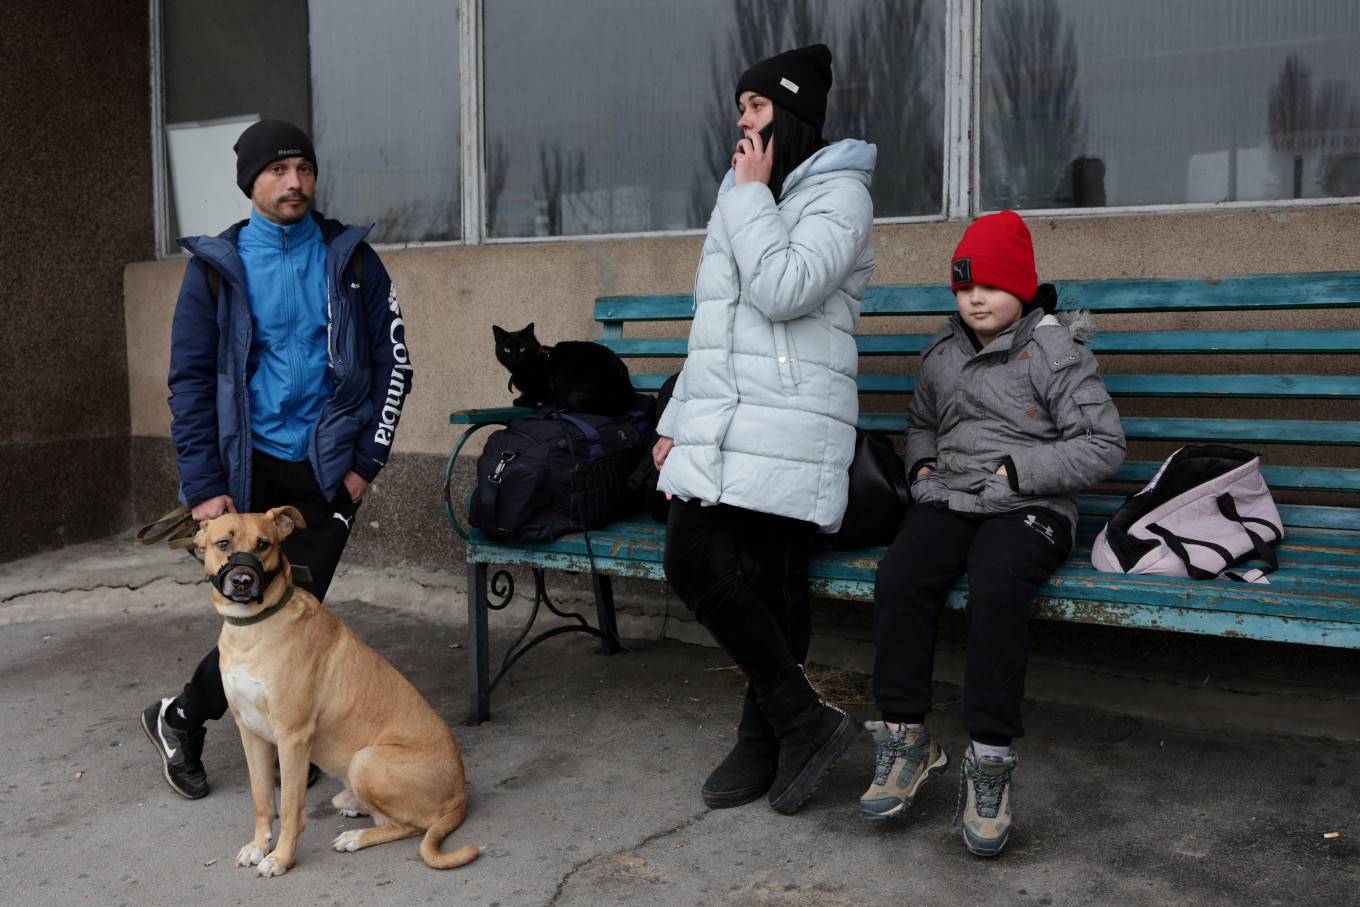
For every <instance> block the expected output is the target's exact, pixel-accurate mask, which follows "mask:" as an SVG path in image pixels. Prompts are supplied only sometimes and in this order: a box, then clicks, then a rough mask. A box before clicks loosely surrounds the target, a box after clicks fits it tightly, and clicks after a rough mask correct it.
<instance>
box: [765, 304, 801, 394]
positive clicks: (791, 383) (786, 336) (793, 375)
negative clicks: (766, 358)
mask: <svg viewBox="0 0 1360 907" xmlns="http://www.w3.org/2000/svg"><path fill="white" fill-rule="evenodd" d="M771 328H772V329H773V334H774V358H775V367H776V368H777V369H778V370H779V386H780V387H781V388H782V389H783V391H784V394H785V396H792V395H794V394H796V393H798V385H799V384H801V383H802V381H801V376H802V371H801V369H802V363H800V362H799V361H798V350H797V348H796V347H795V346H794V342H793V335H792V334H791V333H790V332H789V327H788V325H787V324H785V323H784V322H782V321H776V322H773V323H772V324H771Z"/></svg>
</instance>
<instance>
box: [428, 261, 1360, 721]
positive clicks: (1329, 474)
mask: <svg viewBox="0 0 1360 907" xmlns="http://www.w3.org/2000/svg"><path fill="white" fill-rule="evenodd" d="M1057 288H1058V293H1059V298H1060V300H1061V305H1062V307H1064V308H1070V307H1074V306H1079V307H1081V308H1086V309H1089V310H1091V311H1092V312H1093V313H1095V314H1096V316H1097V321H1098V324H1099V327H1100V329H1101V330H1100V333H1098V334H1097V335H1096V336H1095V337H1094V338H1092V340H1091V342H1090V343H1089V344H1088V346H1089V348H1090V349H1091V350H1092V351H1093V352H1095V353H1096V355H1097V356H1098V357H1099V358H1100V360H1101V364H1102V368H1103V370H1104V372H1105V376H1106V378H1105V380H1106V385H1107V386H1108V388H1109V390H1110V393H1111V394H1113V395H1114V396H1115V398H1116V401H1117V402H1118V403H1119V406H1120V412H1121V415H1123V417H1124V418H1123V423H1124V431H1125V433H1126V434H1127V436H1128V438H1129V457H1128V460H1127V462H1125V463H1124V465H1123V466H1122V467H1121V468H1120V470H1119V472H1118V473H1117V474H1116V476H1115V477H1114V479H1113V480H1112V482H1111V483H1108V484H1107V485H1103V486H1101V487H1100V488H1098V489H1096V490H1094V491H1093V493H1090V494H1087V495H1084V496H1083V497H1082V499H1081V504H1080V511H1081V520H1080V525H1079V527H1078V539H1077V543H1076V549H1075V550H1074V551H1073V553H1072V556H1071V557H1070V558H1069V559H1068V560H1067V562H1066V563H1065V564H1064V565H1063V566H1061V567H1060V568H1059V569H1058V570H1057V571H1056V572H1055V573H1054V574H1053V576H1052V577H1051V578H1050V579H1049V581H1048V582H1047V583H1046V584H1045V585H1044V586H1042V587H1041V588H1040V589H1039V592H1038V595H1037V597H1036V601H1035V605H1034V611H1033V614H1034V616H1035V617H1038V618H1046V619H1053V620H1068V621H1081V622H1087V623H1094V624H1105V625H1111V626H1121V627H1143V628H1156V629H1162V630H1175V631H1182V632H1187V633H1202V634H1213V635H1221V636H1237V637H1245V638H1251V639H1262V640H1274V641H1281V642H1292V643H1305V644H1310V645H1321V646H1338V647H1349V648H1360V506H1358V505H1360V495H1358V494H1357V493H1360V463H1358V462H1357V458H1356V456H1355V450H1356V445H1357V444H1360V409H1357V404H1356V403H1355V402H1354V401H1356V400H1357V398H1360V375H1357V374H1356V373H1357V372H1360V368H1357V365H1360V360H1357V358H1356V354H1357V352H1358V351H1360V330H1357V329H1355V328H1354V327H1353V326H1354V325H1357V324H1360V313H1357V312H1356V311H1355V310H1356V308H1360V273H1316V274H1269V275H1250V276H1238V277H1227V278H1209V279H1192V280H1161V279H1129V280H1089V281H1088V280H1077V281H1062V282H1058V283H1057ZM1301 310H1307V311H1306V312H1303V311H1301ZM954 311H955V303H954V298H953V295H952V294H951V293H950V292H949V290H948V289H947V288H946V287H942V286H938V285H928V286H874V287H870V288H869V289H868V291H867V292H866V293H865V296H864V300H863V317H862V318H861V321H860V326H859V329H858V331H857V332H856V339H857V341H858V344H859V351H860V356H861V359H860V371H861V374H860V376H859V388H860V393H861V414H860V419H859V421H860V425H861V426H862V427H864V428H869V429H878V430H886V431H891V432H898V433H900V432H901V431H903V429H904V427H905V426H904V421H905V420H904V416H903V413H904V412H905V409H906V402H907V400H906V395H908V394H910V393H911V390H912V386H913V383H914V380H915V379H914V374H915V371H916V357H917V355H918V354H919V352H920V350H921V348H922V347H923V345H924V344H925V342H926V340H927V339H928V338H929V337H930V335H931V334H932V333H934V331H935V329H936V328H937V327H938V326H939V324H940V323H941V321H942V320H943V317H944V316H946V315H948V314H950V313H952V312H954ZM1154 313H1163V314H1161V315H1160V316H1159V317H1160V323H1162V324H1166V323H1171V324H1179V323H1186V324H1190V325H1191V327H1190V328H1189V329H1184V330H1166V329H1159V330H1143V329H1138V328H1139V327H1140V326H1141V325H1142V324H1145V323H1146V322H1148V321H1149V320H1151V316H1152V315H1153V314H1154ZM691 314H692V300H691V298H690V297H689V296H612V297H602V298H600V299H598V300H596V303H595V320H596V321H598V322H599V323H600V325H601V327H602V336H601V338H600V340H599V342H600V343H602V344H604V345H605V346H608V347H609V348H611V349H613V350H614V351H615V352H617V353H618V354H619V355H620V356H622V357H624V358H625V359H626V360H628V361H630V368H631V369H632V371H633V383H634V384H635V386H637V387H638V388H639V389H641V390H655V389H656V388H657V387H659V386H660V384H661V382H662V381H663V380H664V379H665V377H666V375H667V374H669V373H670V372H673V371H675V368H676V365H675V364H674V363H673V362H671V363H668V362H666V361H665V360H676V359H680V358H683V357H684V355H685V349H686V337H685V335H686V333H687V329H688V325H687V324H681V325H670V326H668V325H665V324H660V325H657V324H654V323H657V322H662V323H664V322H688V320H689V318H690V316H691ZM1140 315H1142V316H1148V317H1142V318H1139V317H1134V316H1140ZM1300 315H1303V316H1305V317H1299V316H1300ZM905 316H930V317H928V318H908V317H905ZM1220 316H1221V317H1220ZM1291 321H1292V322H1299V323H1302V324H1307V325H1308V327H1307V328H1306V329H1304V328H1298V327H1294V328H1283V329H1272V327H1271V325H1279V324H1281V323H1285V322H1291ZM1202 322H1207V323H1208V324H1209V325H1210V326H1211V327H1212V328H1213V329H1209V330H1206V329H1204V324H1202ZM1243 322H1246V323H1245V324H1244V323H1243ZM667 328H669V330H667ZM1127 328H1133V329H1127ZM1239 328H1240V329H1239ZM625 329H628V330H629V331H630V332H631V333H632V334H634V335H635V336H625ZM662 334H663V335H665V336H658V335H662ZM522 412H526V410H514V409H492V410H474V411H464V412H458V413H454V414H453V415H451V416H450V422H452V423H455V424H460V425H467V426H468V428H467V430H466V431H465V433H464V436H463V437H462V438H461V439H459V441H458V444H457V446H456V447H455V450H454V454H453V456H452V457H450V461H449V472H448V475H447V476H446V493H445V498H446V504H447V506H448V507H449V515H450V519H452V520H453V521H454V525H455V527H456V528H459V531H460V532H463V530H462V528H461V527H459V526H458V520H457V519H456V518H455V513H454V510H455V509H457V508H455V507H454V506H453V504H452V503H449V502H448V501H449V494H448V490H447V484H448V482H449V480H450V478H451V476H452V472H453V462H454V459H455V458H456V457H457V455H458V450H459V449H460V448H461V447H462V445H463V443H464V442H465V441H466V440H467V437H468V436H469V435H470V434H471V433H472V432H475V431H476V430H478V429H479V428H481V427H483V426H485V425H489V424H498V423H500V422H502V421H503V420H505V419H506V418H510V417H512V416H514V415H516V414H518V413H522ZM1191 443H1223V444H1231V445H1235V446H1240V447H1245V448H1247V449H1249V450H1254V451H1257V452H1259V453H1261V455H1262V460H1261V462H1262V472H1263V473H1264V475H1265V477H1266V480H1267V482H1268V483H1269V484H1270V486H1271V488H1272V489H1273V491H1274V493H1275V497H1276V500H1277V503H1278V504H1279V505H1280V515H1281V517H1282V519H1283V521H1284V523H1285V538H1284V540H1283V542H1281V544H1280V546H1279V549H1278V550H1279V563H1280V568H1279V571H1278V573H1275V574H1273V575H1271V577H1270V584H1269V585H1260V584H1242V583H1236V582H1232V581H1229V580H1212V581H1207V582H1206V581H1194V580H1185V579H1174V578H1161V577H1151V576H1126V575H1120V574H1110V573H1100V572H1097V571H1096V570H1094V569H1093V568H1092V567H1091V562H1090V552H1091V544H1092V541H1093V539H1094V536H1095V534H1096V533H1097V532H1098V531H1099V529H1100V527H1101V526H1102V525H1103V524H1104V522H1105V521H1106V520H1107V519H1108V518H1109V516H1110V514H1112V513H1113V512H1114V511H1115V509H1116V508H1117V507H1118V506H1119V504H1120V503H1121V502H1122V500H1123V496H1124V495H1126V494H1128V493H1129V492H1131V491H1132V490H1133V489H1135V488H1137V487H1140V486H1142V485H1143V484H1144V483H1146V482H1147V481H1148V480H1149V479H1150V478H1151V477H1152V475H1153V474H1154V473H1155V471H1156V469H1157V467H1158V465H1159V464H1160V462H1161V461H1162V460H1163V459H1164V458H1165V457H1166V456H1167V455H1169V454H1170V453H1171V452H1172V451H1173V450H1175V449H1176V448H1177V447H1180V446H1181V445H1183V444H1191ZM463 512H464V513H465V512H466V511H465V509H464V510H463ZM466 537H467V539H468V543H467V569H468V626H469V639H470V649H471V651H470V653H469V656H470V657H469V691H468V693H469V706H470V709H469V715H468V721H469V723H471V724H477V723H480V722H481V721H484V720H486V719H487V718H488V717H490V696H491V690H492V689H493V688H494V686H495V684H496V682H497V681H498V680H499V679H500V677H501V676H503V675H504V673H505V671H506V670H507V669H508V668H509V666H510V665H511V664H513V663H514V661H515V660H516V659H518V658H519V657H520V656H521V655H523V654H524V653H525V652H526V651H527V650H528V648H529V647H530V646H532V645H535V644H537V643H538V642H541V641H542V640H543V639H545V638H548V637H550V636H552V635H556V634H557V633H560V632H566V631H568V630H583V631H585V632H590V633H593V634H595V635H597V636H600V638H601V641H602V642H601V644H602V646H603V648H604V650H605V651H607V652H609V651H616V650H617V648H618V641H617V638H616V635H615V629H614V608H613V592H612V589H611V586H610V577H613V576H627V577H643V578H647V579H657V580H661V579H664V576H663V572H662V563H661V554H662V543H663V537H664V527H662V526H661V525H659V524H657V523H655V522H653V521H651V520H650V519H648V518H646V517H645V516H639V517H637V518H635V519H630V520H624V521H620V522H617V523H614V524H612V525H610V526H608V527H605V528H603V529H600V530H596V531H592V532H590V533H589V536H588V538H587V537H586V536H585V535H582V534H579V533H578V534H572V535H569V536H566V537H564V538H561V539H557V540H555V541H551V542H543V543H531V544H517V543H516V544H495V543H492V542H489V541H487V540H486V538H485V537H484V536H482V535H481V534H480V533H479V532H477V531H476V530H472V531H471V532H469V533H467V534H466ZM881 554H882V549H880V548H870V549H865V550H862V551H854V552H836V551H824V552H819V553H817V554H816V555H815V557H814V560H813V563H812V580H811V581H812V588H813V591H814V594H816V595H819V596H825V597H829V598H835V599H851V600H857V601H871V600H872V598H873V585H874V572H875V569H876V566H877V563H878V560H879V558H880V557H881ZM592 559H593V561H594V567H595V570H594V576H595V582H594V589H595V604H596V615H595V622H594V624H593V625H592V623H591V622H590V621H589V620H588V619H587V618H585V617H583V616H581V615H579V614H570V615H565V614H564V612H562V611H559V610H557V608H556V606H555V605H554V604H553V603H552V601H551V599H550V598H549V597H548V594H547V589H546V580H545V577H546V575H547V574H546V572H545V571H548V570H563V571H571V572H580V573H587V572H590V571H591V561H592ZM493 566H494V567H497V568H500V569H498V571H497V572H496V573H495V574H494V579H493V582H492V583H491V584H490V588H489V587H488V573H489V570H490V568H492V567H493ZM511 566H520V567H528V568H531V569H532V571H533V575H534V578H535V583H536V590H535V592H536V595H535V602H534V611H533V614H534V615H537V614H538V613H539V611H540V606H542V607H546V608H549V609H551V610H553V611H554V612H555V613H558V614H559V615H563V616H570V617H571V618H573V622H572V623H571V624H569V625H566V626H559V627H554V628H553V629H552V630H550V631H549V632H547V633H544V634H540V635H539V636H538V637H535V638H532V639H530V638H529V635H528V634H529V632H530V629H529V627H527V626H526V628H525V630H524V632H523V633H522V634H521V636H520V638H519V639H518V640H517V641H516V643H515V644H514V645H512V646H511V649H510V650H509V651H508V652H506V654H505V657H504V658H503V660H502V662H501V666H500V669H499V670H498V672H497V673H496V674H495V675H494V676H492V675H491V674H490V670H489V653H488V649H487V632H488V621H489V615H490V612H491V611H492V610H497V609H499V608H503V607H504V606H505V605H506V604H507V603H508V601H509V599H510V595H511V593H512V592H513V580H512V578H511V576H510V574H509V573H508V572H506V570H505V569H504V568H506V567H511ZM492 596H494V597H495V599H496V600H495V601H492ZM966 599H967V584H966V581H960V583H959V585H958V586H957V587H956V588H955V589H954V591H953V593H952V594H951V596H950V599H949V604H950V606H951V607H954V608H962V607H963V606H964V604H965V602H966ZM530 626H532V617H531V618H530Z"/></svg>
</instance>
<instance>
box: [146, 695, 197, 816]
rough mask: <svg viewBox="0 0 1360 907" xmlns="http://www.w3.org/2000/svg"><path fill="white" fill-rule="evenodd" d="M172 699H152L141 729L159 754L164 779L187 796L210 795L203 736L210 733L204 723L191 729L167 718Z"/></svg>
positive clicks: (190, 797) (183, 795)
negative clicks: (205, 768)
mask: <svg viewBox="0 0 1360 907" xmlns="http://www.w3.org/2000/svg"><path fill="white" fill-rule="evenodd" d="M172 702H174V700H173V699H162V700H161V701H160V702H153V703H152V704H151V705H149V706H147V708H146V711H145V712H142V730H144V731H146V736H147V739H148V740H150V741H151V745H152V746H154V747H155V748H156V752H157V753H159V754H160V757H161V765H162V768H163V773H164V774H165V783H166V784H169V785H170V787H171V789H172V790H174V792H175V793H177V794H179V795H180V796H181V797H184V798H185V799H186V800H197V799H199V798H200V797H206V796H207V795H208V774H207V772H205V771H203V761H202V759H201V758H200V757H202V755H203V738H204V737H206V736H207V735H208V732H207V730H206V729H205V728H204V727H202V726H201V725H200V726H199V727H198V728H196V729H194V730H192V731H181V730H177V729H175V728H173V727H171V726H170V725H169V724H167V723H166V721H165V710H166V709H168V708H169V707H170V703H172Z"/></svg>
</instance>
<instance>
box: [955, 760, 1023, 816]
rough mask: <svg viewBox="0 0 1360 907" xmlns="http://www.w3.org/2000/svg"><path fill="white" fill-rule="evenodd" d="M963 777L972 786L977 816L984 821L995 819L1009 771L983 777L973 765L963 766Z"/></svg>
mask: <svg viewBox="0 0 1360 907" xmlns="http://www.w3.org/2000/svg"><path fill="white" fill-rule="evenodd" d="M964 775H965V776H966V777H967V779H968V783H970V784H972V785H973V795H974V796H975V797H977V812H978V815H979V816H982V817H983V818H984V819H994V818H996V814H997V813H998V812H1000V810H1001V795H1002V794H1004V793H1005V792H1006V785H1007V784H1009V783H1010V780H1011V772H1010V769H1007V770H1006V771H1004V772H1002V773H1001V774H999V775H984V774H983V773H982V770H981V767H980V766H978V765H977V764H976V763H974V764H973V765H972V766H965V771H964ZM960 811H962V807H960Z"/></svg>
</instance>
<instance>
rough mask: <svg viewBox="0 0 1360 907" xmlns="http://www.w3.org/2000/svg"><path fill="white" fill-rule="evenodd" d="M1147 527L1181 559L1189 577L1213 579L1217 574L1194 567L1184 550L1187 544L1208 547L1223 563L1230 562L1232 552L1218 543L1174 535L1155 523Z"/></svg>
mask: <svg viewBox="0 0 1360 907" xmlns="http://www.w3.org/2000/svg"><path fill="white" fill-rule="evenodd" d="M1147 528H1148V531H1149V532H1154V533H1156V534H1157V535H1159V536H1161V538H1162V541H1164V542H1166V546H1167V547H1168V548H1170V549H1171V551H1172V552H1173V553H1174V554H1175V555H1176V557H1178V558H1180V559H1181V563H1183V564H1185V572H1186V573H1187V574H1189V575H1190V578H1191V579H1213V578H1214V577H1215V576H1217V575H1218V574H1216V573H1213V572H1211V571H1209V570H1205V569H1204V568H1203V567H1196V566H1195V565H1194V564H1192V563H1191V562H1190V554H1189V552H1188V551H1186V546H1187V545H1197V546H1199V547H1201V548H1208V549H1209V550H1210V551H1212V552H1214V554H1217V555H1218V556H1219V557H1221V558H1222V559H1223V563H1224V564H1228V563H1231V562H1232V559H1233V558H1232V552H1230V551H1229V550H1228V549H1227V548H1224V547H1222V546H1220V545H1215V544H1214V543H1213V542H1206V541H1203V540H1202V539H1188V538H1185V537H1184V536H1179V535H1176V534H1175V533H1174V532H1172V531H1171V530H1169V529H1164V528H1163V527H1161V526H1159V525H1157V524H1156V523H1149V524H1148V527H1147Z"/></svg>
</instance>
